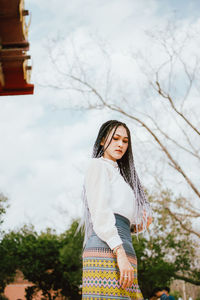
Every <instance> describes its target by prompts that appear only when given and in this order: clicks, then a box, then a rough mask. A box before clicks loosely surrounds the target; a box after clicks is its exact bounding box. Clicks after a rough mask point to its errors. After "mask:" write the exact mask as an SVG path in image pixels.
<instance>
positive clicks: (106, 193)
mask: <svg viewBox="0 0 200 300" xmlns="http://www.w3.org/2000/svg"><path fill="white" fill-rule="evenodd" d="M109 181H110V179H109V174H108V169H107V168H106V165H105V163H104V162H102V161H100V160H99V159H98V158H93V159H91V162H90V164H89V167H88V169H87V171H86V175H85V189H86V197H87V202H88V208H89V210H90V214H91V220H92V224H93V229H94V231H95V233H96V234H97V236H98V237H99V238H100V239H101V240H103V241H104V242H106V243H107V244H108V246H109V247H110V248H111V249H114V248H115V247H116V246H118V245H120V244H122V240H121V238H120V236H119V234H118V231H117V228H116V226H115V216H114V213H113V211H112V209H111V208H110V206H109V197H110V191H111V190H110V185H109Z"/></svg>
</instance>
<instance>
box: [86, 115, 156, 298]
mask: <svg viewBox="0 0 200 300" xmlns="http://www.w3.org/2000/svg"><path fill="white" fill-rule="evenodd" d="M83 201H84V204H85V215H84V223H85V226H84V228H85V239H84V245H83V281H82V299H86V300H89V299H90V300H91V299H93V300H94V299H101V300H104V299H143V297H142V294H141V291H140V289H139V286H138V281H137V259H136V255H135V251H134V249H133V246H132V239H131V229H132V231H133V232H135V233H136V234H138V233H139V232H140V231H144V230H145V229H146V228H147V227H148V226H149V224H150V223H151V209H150V206H149V203H148V201H147V199H146V197H145V194H144V191H143V188H142V186H141V183H140V181H139V178H138V176H137V173H136V170H135V166H134V161H133V155H132V147H131V136H130V131H129V129H128V127H127V126H126V124H125V123H122V122H119V121H116V120H111V121H107V122H106V123H104V124H103V125H102V126H101V128H100V130H99V133H98V136H97V139H96V142H95V144H94V149H93V158H92V159H91V162H90V164H89V167H88V170H87V172H86V175H85V181H84V189H83Z"/></svg>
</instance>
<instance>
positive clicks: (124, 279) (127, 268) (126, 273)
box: [116, 247, 134, 289]
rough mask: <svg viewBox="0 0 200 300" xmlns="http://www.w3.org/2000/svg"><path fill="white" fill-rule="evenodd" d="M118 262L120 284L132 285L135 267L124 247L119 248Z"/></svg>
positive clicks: (123, 286) (117, 253) (125, 286)
mask: <svg viewBox="0 0 200 300" xmlns="http://www.w3.org/2000/svg"><path fill="white" fill-rule="evenodd" d="M116 255H117V264H118V267H119V270H120V281H119V284H120V285H121V286H122V288H124V289H125V288H128V287H131V286H132V284H133V280H134V269H133V267H132V266H131V264H130V262H129V260H128V258H127V256H126V252H125V251H124V248H123V247H120V248H119V249H117V252H116Z"/></svg>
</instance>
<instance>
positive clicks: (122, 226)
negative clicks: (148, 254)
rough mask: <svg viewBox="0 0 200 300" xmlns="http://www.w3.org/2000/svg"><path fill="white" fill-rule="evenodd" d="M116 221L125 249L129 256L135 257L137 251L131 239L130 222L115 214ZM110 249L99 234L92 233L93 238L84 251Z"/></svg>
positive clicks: (90, 238) (91, 237)
mask: <svg viewBox="0 0 200 300" xmlns="http://www.w3.org/2000/svg"><path fill="white" fill-rule="evenodd" d="M115 220H116V223H115V225H116V227H117V230H118V234H119V236H120V238H121V239H122V242H123V247H124V249H125V251H126V252H127V253H129V254H132V255H135V251H134V249H133V245H132V238H131V232H130V221H129V220H128V219H127V218H125V217H124V216H121V215H119V214H115ZM96 248H98V249H102V250H103V249H104V250H105V249H110V248H109V246H108V244H107V243H106V242H104V241H102V240H101V239H100V238H99V237H98V236H97V234H96V233H95V232H94V230H93V231H92V234H91V236H90V237H89V239H88V241H87V243H86V245H85V248H84V250H88V249H96Z"/></svg>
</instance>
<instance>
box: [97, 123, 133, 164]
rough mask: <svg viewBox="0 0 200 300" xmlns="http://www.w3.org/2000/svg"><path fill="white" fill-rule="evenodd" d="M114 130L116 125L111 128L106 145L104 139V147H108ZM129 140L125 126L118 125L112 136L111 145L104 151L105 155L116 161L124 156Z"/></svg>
mask: <svg viewBox="0 0 200 300" xmlns="http://www.w3.org/2000/svg"><path fill="white" fill-rule="evenodd" d="M114 130H115V127H114V128H113V129H112V130H111V132H110V134H109V136H108V139H107V141H106V143H105V145H104V140H102V142H101V145H104V148H106V147H107V145H108V144H109V142H110V139H111V137H112V135H113V132H114ZM128 142H129V141H128V134H127V131H126V128H124V127H123V126H119V127H117V130H116V131H115V134H114V136H113V137H112V141H111V142H110V145H109V146H108V148H107V149H106V151H105V152H104V155H103V157H104V158H108V159H111V160H114V161H116V160H118V159H120V158H122V156H123V155H124V153H125V152H126V150H127V148H128Z"/></svg>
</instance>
